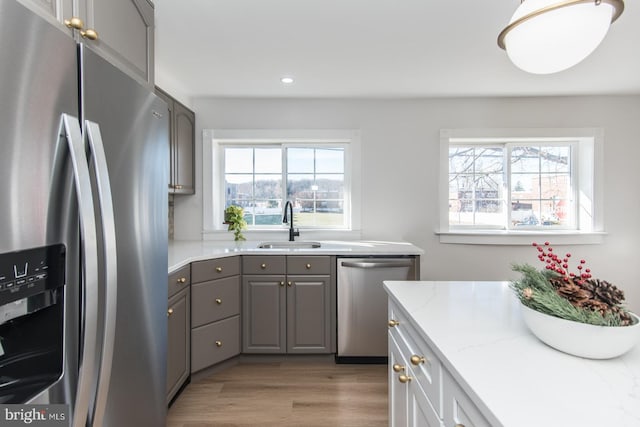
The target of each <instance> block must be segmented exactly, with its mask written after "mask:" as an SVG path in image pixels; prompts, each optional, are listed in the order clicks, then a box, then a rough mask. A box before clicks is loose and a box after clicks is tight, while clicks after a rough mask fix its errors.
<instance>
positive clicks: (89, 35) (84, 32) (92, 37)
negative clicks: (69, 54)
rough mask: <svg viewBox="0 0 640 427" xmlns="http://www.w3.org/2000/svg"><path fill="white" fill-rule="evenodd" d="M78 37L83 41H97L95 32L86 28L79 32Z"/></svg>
mask: <svg viewBox="0 0 640 427" xmlns="http://www.w3.org/2000/svg"><path fill="white" fill-rule="evenodd" d="M80 35H81V36H82V38H84V39H89V40H98V32H97V31H96V30H92V29H91V28H87V29H86V30H81V31H80Z"/></svg>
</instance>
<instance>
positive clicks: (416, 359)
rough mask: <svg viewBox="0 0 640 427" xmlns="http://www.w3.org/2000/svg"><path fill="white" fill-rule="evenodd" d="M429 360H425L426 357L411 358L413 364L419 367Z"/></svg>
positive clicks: (415, 355) (416, 356)
mask: <svg viewBox="0 0 640 427" xmlns="http://www.w3.org/2000/svg"><path fill="white" fill-rule="evenodd" d="M426 361H427V359H425V358H424V356H418V355H417V354H414V355H413V356H411V364H412V365H415V366H418V365H419V364H421V363H424V362H426Z"/></svg>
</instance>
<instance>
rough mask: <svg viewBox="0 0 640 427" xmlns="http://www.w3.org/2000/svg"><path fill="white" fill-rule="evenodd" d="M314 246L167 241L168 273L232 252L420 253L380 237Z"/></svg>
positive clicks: (272, 253) (346, 254)
mask: <svg viewBox="0 0 640 427" xmlns="http://www.w3.org/2000/svg"><path fill="white" fill-rule="evenodd" d="M319 242H320V243H321V247H319V248H314V249H258V244H259V243H260V242H257V241H255V242H252V241H244V242H235V241H228V242H227V241H224V242H223V241H202V240H198V241H186V240H170V241H169V273H171V272H173V271H175V270H177V269H178V268H180V267H182V266H184V265H187V264H189V263H190V262H194V261H202V260H206V259H211V258H222V257H228V256H235V255H345V256H370V255H422V254H423V253H424V251H423V250H422V249H420V248H418V247H417V246H414V245H412V244H411V243H406V242H382V241H362V240H357V241H335V240H319Z"/></svg>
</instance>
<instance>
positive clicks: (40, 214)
mask: <svg viewBox="0 0 640 427" xmlns="http://www.w3.org/2000/svg"><path fill="white" fill-rule="evenodd" d="M76 56H77V53H76V43H75V42H74V41H73V40H72V38H71V37H70V36H69V35H68V34H66V33H64V32H63V31H61V30H60V29H59V28H57V27H54V26H52V25H51V24H49V23H48V22H46V21H45V20H44V19H42V18H40V17H38V16H37V15H35V14H33V13H32V12H31V11H29V10H27V9H26V8H25V7H24V6H22V5H20V4H19V3H18V2H16V1H2V2H0V76H1V78H0V99H2V102H1V103H0V129H2V133H1V134H0V148H1V153H2V154H1V155H0V182H2V185H1V186H0V200H1V203H0V253H5V252H11V251H18V250H23V249H28V248H34V247H40V246H46V245H50V244H64V245H65V247H66V248H67V256H66V264H67V265H66V268H65V271H66V278H67V280H66V286H65V291H64V300H65V308H64V310H65V311H64V322H65V329H64V330H65V332H64V334H65V335H64V340H65V352H66V353H65V356H64V375H63V377H61V378H60V380H59V381H58V382H56V383H55V384H53V385H52V386H51V387H50V388H48V389H47V390H44V391H43V392H42V393H40V394H39V395H38V396H36V397H34V399H33V400H32V402H33V403H69V402H73V399H74V393H75V387H76V382H77V369H78V367H77V355H78V352H79V348H78V344H77V342H78V330H79V327H78V325H79V324H80V322H79V317H78V306H77V304H76V302H77V301H78V300H79V288H78V285H79V278H80V275H81V274H80V266H79V261H78V260H79V258H80V257H79V254H78V253H79V236H78V226H79V224H78V215H77V204H76V202H75V200H76V192H75V190H74V189H73V188H74V186H73V179H72V173H71V166H70V164H69V163H70V162H68V161H65V162H64V163H65V165H64V169H65V171H66V172H65V173H64V174H62V176H61V177H60V179H62V180H64V181H65V183H64V184H66V185H58V183H55V182H54V179H56V177H54V171H53V168H54V164H55V163H56V154H57V153H60V152H65V153H67V154H65V155H68V150H67V149H66V147H61V145H65V144H66V141H65V138H59V135H58V130H59V126H60V121H61V117H62V115H63V114H68V115H70V116H74V117H78V115H79V111H78V89H77V87H78V77H77V76H78V74H77V61H76ZM76 126H79V124H78V123H77V121H76ZM54 189H59V191H58V190H54Z"/></svg>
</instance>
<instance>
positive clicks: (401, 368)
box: [393, 363, 404, 372]
mask: <svg viewBox="0 0 640 427" xmlns="http://www.w3.org/2000/svg"><path fill="white" fill-rule="evenodd" d="M393 372H404V366H402V365H401V364H399V363H396V364H395V365H393Z"/></svg>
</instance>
